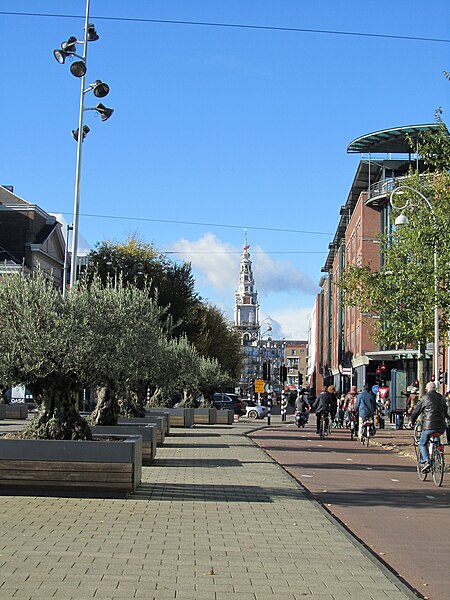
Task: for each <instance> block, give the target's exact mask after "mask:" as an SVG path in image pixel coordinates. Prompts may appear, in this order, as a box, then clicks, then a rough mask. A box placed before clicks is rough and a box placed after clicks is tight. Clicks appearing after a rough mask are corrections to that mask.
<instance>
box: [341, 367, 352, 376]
mask: <svg viewBox="0 0 450 600" xmlns="http://www.w3.org/2000/svg"><path fill="white" fill-rule="evenodd" d="M352 372H353V369H352V368H351V367H342V368H341V375H346V376H347V377H351V376H352Z"/></svg>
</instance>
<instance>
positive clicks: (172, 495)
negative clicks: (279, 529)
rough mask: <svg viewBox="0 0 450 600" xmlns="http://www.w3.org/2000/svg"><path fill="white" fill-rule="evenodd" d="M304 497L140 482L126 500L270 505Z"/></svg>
mask: <svg viewBox="0 0 450 600" xmlns="http://www.w3.org/2000/svg"><path fill="white" fill-rule="evenodd" d="M303 495H306V492H305V491H303V490H301V489H299V488H297V487H296V488H271V487H260V486H256V485H248V486H243V485H205V484H198V485H195V484H189V483H185V484H183V483H142V484H141V485H140V486H139V487H138V489H137V490H136V492H135V493H134V494H132V495H130V499H136V500H139V499H141V500H168V501H169V500H170V501H174V500H179V501H186V500H192V501H204V502H248V503H252V504H254V503H255V502H256V503H258V502H260V503H266V502H274V500H276V499H278V498H288V499H293V500H294V499H295V500H298V499H299V497H301V496H303Z"/></svg>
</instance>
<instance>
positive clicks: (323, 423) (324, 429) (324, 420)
mask: <svg viewBox="0 0 450 600" xmlns="http://www.w3.org/2000/svg"><path fill="white" fill-rule="evenodd" d="M328 430H329V419H328V413H324V412H323V413H322V414H321V415H320V429H319V435H320V439H321V440H324V439H325V436H326V435H327V434H328Z"/></svg>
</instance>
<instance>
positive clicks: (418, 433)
mask: <svg viewBox="0 0 450 600" xmlns="http://www.w3.org/2000/svg"><path fill="white" fill-rule="evenodd" d="M422 429H423V427H422V419H417V421H416V424H415V425H414V444H418V443H419V442H420V436H421V435H422Z"/></svg>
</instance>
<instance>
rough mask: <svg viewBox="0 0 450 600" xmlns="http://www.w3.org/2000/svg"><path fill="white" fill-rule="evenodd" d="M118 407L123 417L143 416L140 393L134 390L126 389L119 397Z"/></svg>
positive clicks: (143, 410)
mask: <svg viewBox="0 0 450 600" xmlns="http://www.w3.org/2000/svg"><path fill="white" fill-rule="evenodd" d="M119 409H120V414H121V415H122V416H124V417H137V418H141V417H145V409H144V406H143V401H142V395H140V394H139V392H135V391H134V390H130V389H127V390H126V391H125V394H124V395H123V397H121V398H119Z"/></svg>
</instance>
